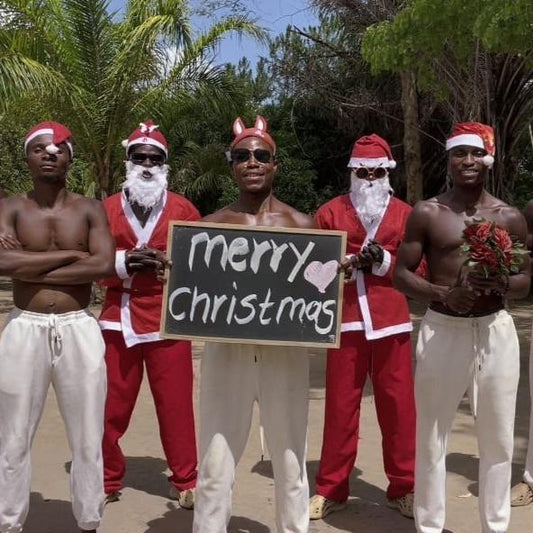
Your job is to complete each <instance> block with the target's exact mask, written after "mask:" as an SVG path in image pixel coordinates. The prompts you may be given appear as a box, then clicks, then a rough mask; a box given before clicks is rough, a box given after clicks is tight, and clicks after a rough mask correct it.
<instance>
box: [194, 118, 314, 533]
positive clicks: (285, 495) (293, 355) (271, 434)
mask: <svg viewBox="0 0 533 533" xmlns="http://www.w3.org/2000/svg"><path fill="white" fill-rule="evenodd" d="M233 131H234V134H235V139H234V141H233V143H232V144H231V150H230V152H229V153H228V157H229V160H230V164H231V169H232V171H233V174H234V176H235V181H236V182H237V185H238V187H239V198H238V200H236V201H235V202H234V203H232V204H231V205H228V206H227V207H225V208H223V209H221V210H220V211H217V212H216V213H214V214H212V215H210V216H207V217H205V218H204V220H205V221H206V222H216V223H231V224H241V225H244V226H273V227H286V228H314V227H316V226H315V223H314V221H313V219H312V218H311V217H309V216H307V215H304V214H302V213H299V212H298V211H296V210H295V209H293V208H292V207H290V206H288V205H287V204H284V203H283V202H280V201H279V200H278V199H277V198H276V197H275V196H274V195H273V194H272V185H273V180H274V175H275V173H276V170H277V166H278V163H277V161H276V159H275V154H276V144H275V143H274V140H273V139H272V137H271V136H270V135H269V134H268V133H267V124H266V121H265V119H264V118H262V117H257V120H256V123H255V126H254V127H253V128H246V127H245V126H244V124H243V122H242V120H241V119H240V118H239V119H237V120H236V121H235V123H234V125H233ZM308 389H309V363H308V355H307V349H305V348H301V347H294V346H266V345H264V346H263V345H252V344H229V343H227V344H225V343H217V342H208V343H206V345H205V352H204V355H203V357H202V372H201V382H200V468H199V474H198V487H197V499H196V508H195V512H194V525H193V531H194V532H195V533H215V532H216V533H222V532H225V531H227V526H228V523H229V519H230V517H231V496H232V488H233V481H234V476H235V467H236V465H237V463H238V462H239V459H240V457H241V455H242V453H243V451H244V447H245V445H246V441H247V440H248V433H249V431H250V422H251V418H252V411H253V405H254V402H255V401H257V403H258V404H259V410H260V416H261V423H262V425H263V427H264V429H265V436H266V441H267V444H268V449H269V452H270V455H271V458H272V466H273V469H274V485H275V493H276V524H277V529H278V532H280V533H307V531H308V529H309V515H308V498H309V487H308V481H307V473H306V468H305V449H306V433H307V410H308ZM264 505H267V503H266V502H265V504H264Z"/></svg>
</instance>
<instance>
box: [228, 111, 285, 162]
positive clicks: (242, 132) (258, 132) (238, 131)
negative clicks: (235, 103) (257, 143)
mask: <svg viewBox="0 0 533 533" xmlns="http://www.w3.org/2000/svg"><path fill="white" fill-rule="evenodd" d="M267 129H268V124H267V121H266V120H265V119H264V118H263V117H261V116H259V115H257V117H256V119H255V124H254V127H253V128H247V127H246V126H245V125H244V122H243V121H242V119H241V117H238V118H237V119H235V122H234V123H233V134H234V135H235V139H233V142H232V143H231V145H230V149H232V148H233V147H234V146H235V145H236V144H238V143H240V142H241V141H242V140H244V139H246V138H248V137H259V138H260V139H262V140H263V141H265V142H266V143H267V144H268V145H269V146H270V147H271V148H272V151H273V152H274V154H275V153H276V143H275V142H274V139H273V138H272V137H271V136H270V134H269V133H268V132H267Z"/></svg>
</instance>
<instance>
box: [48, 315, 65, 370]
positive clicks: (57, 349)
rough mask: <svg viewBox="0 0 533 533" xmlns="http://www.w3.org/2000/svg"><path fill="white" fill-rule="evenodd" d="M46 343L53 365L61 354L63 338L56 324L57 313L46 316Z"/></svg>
mask: <svg viewBox="0 0 533 533" xmlns="http://www.w3.org/2000/svg"><path fill="white" fill-rule="evenodd" d="M48 328H49V329H48V345H49V347H50V352H51V353H52V366H54V365H55V364H56V362H57V360H58V359H59V356H60V355H61V348H62V346H63V339H62V338H61V333H60V332H59V328H58V325H57V315H54V314H51V315H50V316H49V318H48Z"/></svg>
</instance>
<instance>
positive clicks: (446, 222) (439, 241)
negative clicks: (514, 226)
mask: <svg viewBox="0 0 533 533" xmlns="http://www.w3.org/2000/svg"><path fill="white" fill-rule="evenodd" d="M480 219H483V220H490V221H494V222H496V223H497V224H500V225H502V226H503V225H504V221H503V219H502V218H501V217H500V216H498V213H497V212H495V211H494V210H486V211H483V210H478V211H476V212H475V213H473V214H471V215H470V214H468V215H467V214H466V213H454V212H453V211H451V210H446V211H442V212H441V213H440V214H439V216H438V217H437V218H435V220H434V221H433V224H432V225H431V227H430V228H429V231H428V233H429V239H428V241H429V243H428V244H429V248H430V249H431V250H432V251H433V252H436V253H441V254H446V253H451V252H453V251H457V252H458V253H459V249H460V247H461V245H462V244H464V239H463V231H464V230H465V228H466V227H467V224H468V223H473V222H475V221H476V220H480Z"/></svg>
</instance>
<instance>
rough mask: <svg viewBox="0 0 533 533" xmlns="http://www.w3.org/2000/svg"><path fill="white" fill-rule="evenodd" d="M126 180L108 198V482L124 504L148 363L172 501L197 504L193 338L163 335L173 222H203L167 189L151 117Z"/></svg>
mask: <svg viewBox="0 0 533 533" xmlns="http://www.w3.org/2000/svg"><path fill="white" fill-rule="evenodd" d="M123 144H124V145H125V147H126V157H127V160H126V181H125V182H124V183H123V186H122V192H121V193H119V194H115V195H114V196H111V197H110V198H108V199H107V200H106V201H105V202H104V208H105V210H106V213H107V216H108V219H109V224H110V227H111V233H112V234H113V235H114V237H115V240H116V246H117V252H116V261H115V271H116V274H115V276H114V277H113V278H110V279H107V280H105V281H104V284H105V285H106V286H107V292H106V299H105V302H104V305H103V309H102V314H101V316H100V325H101V328H102V329H103V335H104V340H105V342H106V364H107V375H108V395H107V402H106V413H105V432H104V439H103V452H104V485H105V491H106V494H107V501H108V502H111V501H116V500H117V499H118V498H119V496H120V490H121V489H122V486H123V485H122V477H123V476H124V473H125V470H126V463H125V458H124V455H123V453H122V450H121V449H120V445H119V440H120V438H121V437H122V435H124V433H125V432H126V430H127V428H128V425H129V421H130V418H131V415H132V412H133V408H134V406H135V401H136V399H137V395H138V393H139V389H140V386H141V382H142V377H143V372H144V368H145V367H146V371H147V374H148V381H149V383H150V389H151V391H152V394H153V397H154V403H155V407H156V413H157V419H158V422H159V430H160V435H161V444H162V445H163V450H164V452H165V456H166V459H167V462H168V466H169V469H170V471H171V472H172V475H171V477H170V478H169V481H170V483H171V485H170V492H169V495H170V497H171V498H172V499H176V500H178V501H179V503H180V505H181V507H183V508H186V509H192V508H193V506H194V487H195V485H196V473H197V472H196V466H197V457H196V440H195V432H194V415H193V406H192V383H193V377H192V356H191V343H190V342H186V341H171V340H163V339H161V338H160V337H159V321H160V316H161V306H162V294H163V284H162V279H163V276H164V271H165V266H166V265H167V264H168V260H167V258H166V255H165V251H166V245H167V232H168V223H169V221H170V220H198V219H199V218H200V214H199V213H198V211H197V210H196V208H195V207H194V206H193V205H192V204H191V203H190V202H189V201H188V200H186V199H185V198H183V197H182V196H180V195H178V194H174V193H172V192H170V191H167V175H168V165H167V164H166V160H167V154H168V152H167V141H166V139H165V137H164V136H163V134H162V133H161V132H160V131H159V129H158V127H157V126H156V125H154V124H153V123H152V122H151V121H147V122H146V123H143V124H141V125H140V126H139V128H137V129H136V130H135V131H134V132H133V133H132V134H131V136H130V137H129V139H128V140H127V141H125V142H124V143H123Z"/></svg>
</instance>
